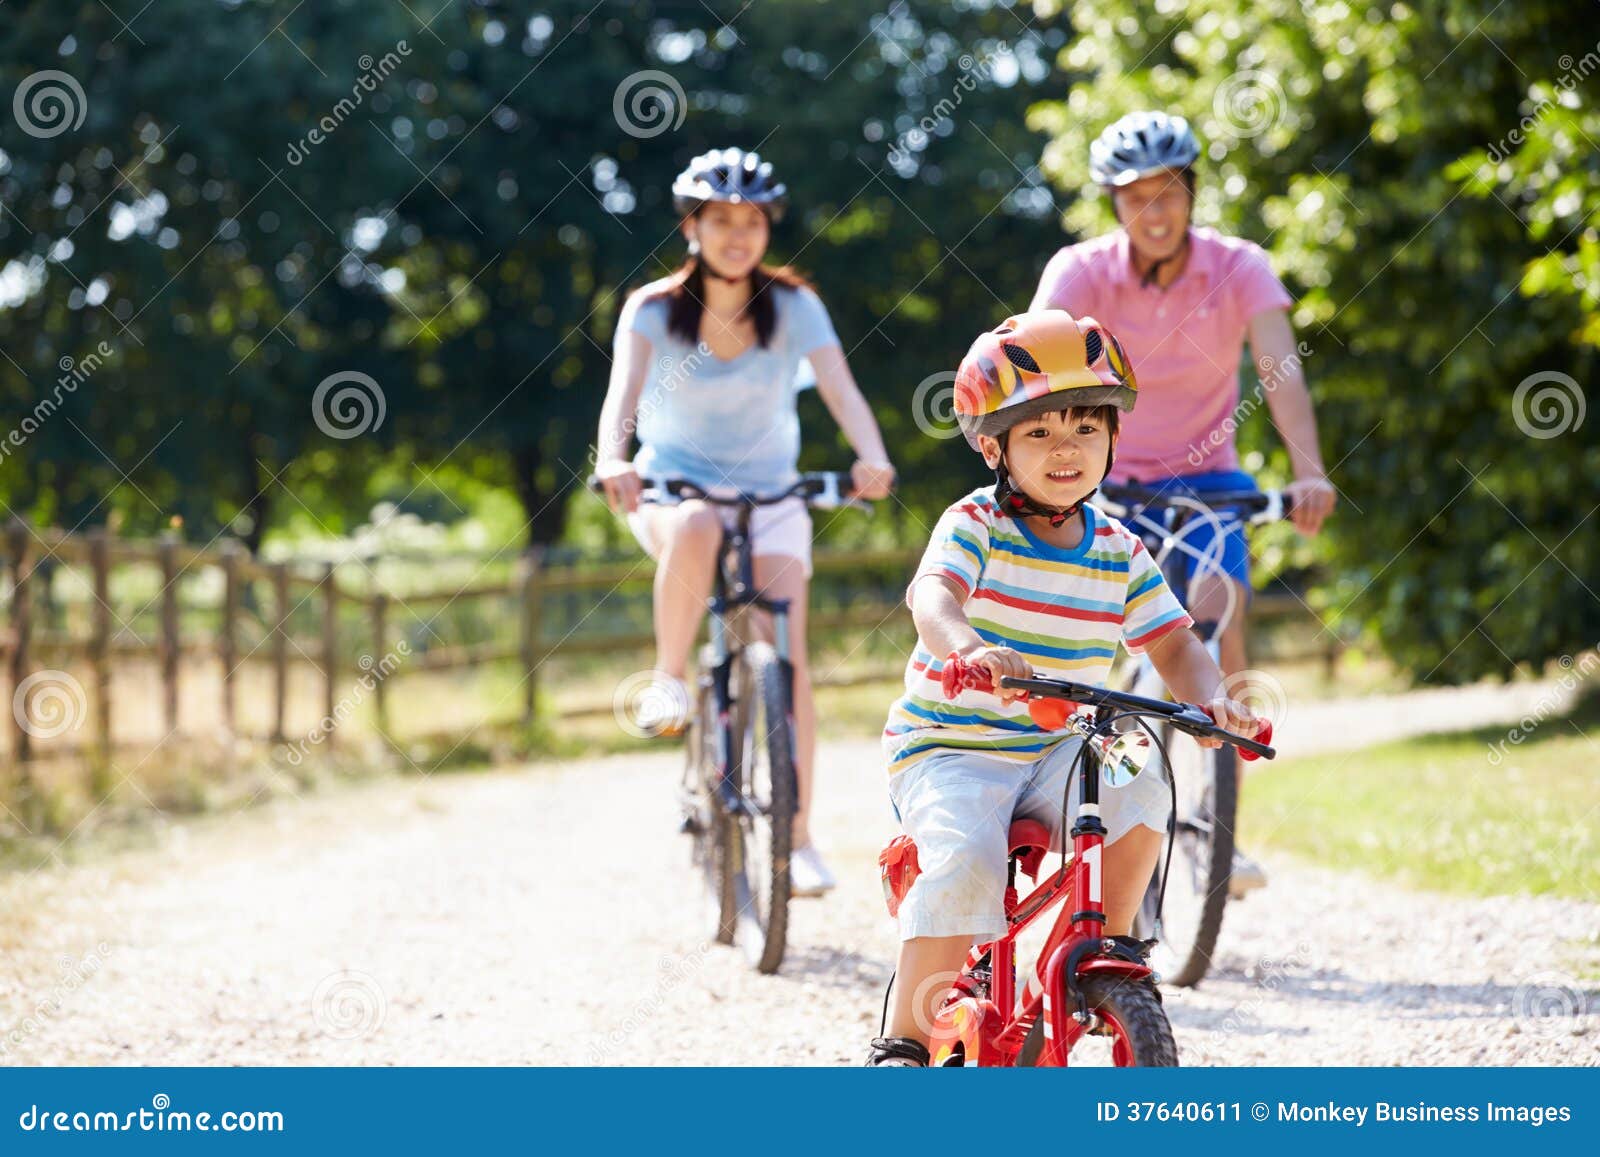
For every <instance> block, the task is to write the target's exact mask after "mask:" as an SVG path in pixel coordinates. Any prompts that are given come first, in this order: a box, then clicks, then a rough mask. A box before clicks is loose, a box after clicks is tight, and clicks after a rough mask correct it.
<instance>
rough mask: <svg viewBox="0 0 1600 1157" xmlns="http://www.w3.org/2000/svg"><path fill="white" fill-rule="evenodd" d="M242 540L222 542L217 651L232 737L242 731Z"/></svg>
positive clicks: (226, 723)
mask: <svg viewBox="0 0 1600 1157" xmlns="http://www.w3.org/2000/svg"><path fill="white" fill-rule="evenodd" d="M239 550H240V548H239V544H238V543H237V542H235V541H234V540H233V539H231V538H230V539H228V540H226V541H225V542H223V544H222V633H221V634H220V635H219V636H218V638H217V653H218V656H219V657H220V658H221V660H222V728H223V730H224V732H226V734H227V737H228V740H229V741H230V742H231V741H232V740H233V737H234V736H235V735H237V734H238V728H239V717H238V714H237V712H238V709H239V698H238V686H237V684H236V683H235V682H234V668H235V667H237V666H238V664H239V643H238V632H239Z"/></svg>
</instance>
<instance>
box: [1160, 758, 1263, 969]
mask: <svg viewBox="0 0 1600 1157" xmlns="http://www.w3.org/2000/svg"><path fill="white" fill-rule="evenodd" d="M1162 731H1163V735H1162V741H1163V742H1164V743H1165V744H1166V746H1167V754H1168V756H1169V757H1170V759H1171V764H1172V766H1171V767H1169V768H1167V769H1165V770H1166V771H1167V773H1168V774H1169V775H1170V776H1171V777H1172V780H1173V783H1174V784H1175V785H1176V788H1177V793H1176V794H1177V802H1178V806H1177V814H1176V815H1175V816H1174V817H1173V821H1174V822H1173V833H1172V839H1173V847H1172V875H1171V877H1170V878H1169V879H1168V881H1167V894H1166V900H1165V904H1164V906H1163V909H1162V913H1161V917H1162V920H1161V923H1162V929H1161V942H1160V943H1159V944H1157V945H1156V948H1155V950H1154V952H1152V953H1151V956H1150V964H1151V967H1153V968H1154V969H1155V970H1156V971H1157V972H1159V973H1160V974H1161V978H1162V980H1164V981H1165V982H1167V983H1169V984H1177V985H1182V986H1184V987H1188V986H1191V985H1195V984H1198V983H1199V982H1200V980H1201V978H1202V977H1204V976H1205V974H1206V972H1207V971H1209V970H1210V968H1211V958H1212V954H1213V953H1214V952H1215V951H1216V948H1217V939H1218V937H1219V936H1220V935H1221V933H1222V913H1223V910H1224V909H1225V908H1226V907H1227V904H1228V881H1229V877H1230V875H1231V874H1232V869H1233V825H1234V818H1235V813H1236V811H1237V810H1238V806H1239V779H1238V758H1237V756H1236V755H1235V754H1234V749H1233V748H1231V747H1219V748H1205V747H1201V746H1200V745H1199V744H1198V743H1196V742H1195V740H1194V738H1193V737H1192V736H1189V735H1185V734H1184V733H1182V732H1181V731H1177V730H1175V729H1173V728H1172V727H1163V728H1162ZM1154 766H1155V763H1154V762H1153V763H1152V767H1154ZM1165 864H1166V857H1165V855H1163V856H1162V860H1161V862H1160V863H1158V864H1157V865H1156V872H1155V876H1154V877H1153V878H1152V879H1151V881H1150V887H1149V889H1148V890H1147V891H1146V892H1145V897H1144V904H1143V906H1142V907H1141V909H1140V912H1139V919H1138V934H1139V935H1140V936H1141V937H1150V936H1153V935H1155V918H1156V900H1157V895H1158V892H1159V889H1160V884H1161V871H1162V868H1163V867H1164V866H1165Z"/></svg>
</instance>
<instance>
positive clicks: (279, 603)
mask: <svg viewBox="0 0 1600 1157" xmlns="http://www.w3.org/2000/svg"><path fill="white" fill-rule="evenodd" d="M272 603H273V606H275V607H276V608H277V610H278V623H277V626H275V627H274V628H273V630H272V741H273V742H274V743H282V742H284V739H285V735H284V730H283V722H284V716H285V714H286V713H287V711H288V700H289V611H290V607H289V564H288V563H282V562H275V563H273V564H272Z"/></svg>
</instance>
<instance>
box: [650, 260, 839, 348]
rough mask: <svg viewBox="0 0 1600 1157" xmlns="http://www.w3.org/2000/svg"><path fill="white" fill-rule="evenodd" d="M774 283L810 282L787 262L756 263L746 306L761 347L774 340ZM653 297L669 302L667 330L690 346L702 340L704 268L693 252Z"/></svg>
mask: <svg viewBox="0 0 1600 1157" xmlns="http://www.w3.org/2000/svg"><path fill="white" fill-rule="evenodd" d="M773 286H783V287H786V288H789V289H810V288H811V287H812V286H811V283H810V282H809V281H807V280H806V279H805V278H804V277H803V276H801V274H800V273H799V272H798V271H796V270H794V269H791V268H790V267H789V266H787V265H757V266H756V267H755V268H754V269H752V270H751V271H750V304H749V305H747V306H746V307H745V308H746V310H747V311H748V312H749V315H750V318H751V320H752V321H754V322H755V323H756V342H757V344H759V345H760V346H761V348H762V349H766V348H767V345H768V344H769V343H770V342H771V341H772V331H773V330H774V329H776V328H777V325H778V307H777V305H776V304H775V303H774V302H773V300H772V289H773ZM652 298H653V299H654V298H663V299H665V300H666V303H667V332H668V333H670V334H671V335H672V336H673V337H676V338H678V339H679V340H681V341H684V342H687V343H688V344H689V345H695V344H697V343H698V342H699V341H700V317H701V315H702V314H703V313H704V312H705V299H706V291H705V267H704V266H703V264H702V263H701V261H700V258H699V257H698V256H697V255H695V254H691V255H690V256H689V257H687V258H686V259H685V260H684V263H683V264H682V265H680V266H679V267H678V269H677V272H675V273H674V274H673V277H672V284H671V285H669V286H668V287H667V288H666V289H663V290H661V291H660V292H659V293H656V294H653V295H652Z"/></svg>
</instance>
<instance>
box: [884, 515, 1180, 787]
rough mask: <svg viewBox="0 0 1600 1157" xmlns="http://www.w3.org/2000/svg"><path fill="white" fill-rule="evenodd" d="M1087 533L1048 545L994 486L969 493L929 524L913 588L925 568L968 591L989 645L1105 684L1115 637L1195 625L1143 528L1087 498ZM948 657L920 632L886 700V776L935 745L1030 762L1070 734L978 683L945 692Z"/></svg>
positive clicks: (1144, 642)
mask: <svg viewBox="0 0 1600 1157" xmlns="http://www.w3.org/2000/svg"><path fill="white" fill-rule="evenodd" d="M1083 512H1084V518H1085V520H1086V526H1085V534H1084V536H1083V541H1082V542H1080V543H1079V544H1078V545H1077V546H1076V547H1073V548H1072V549H1070V550H1068V549H1066V548H1064V547H1059V546H1052V545H1050V544H1049V543H1047V542H1045V541H1043V540H1042V539H1040V538H1039V537H1038V536H1037V535H1035V534H1034V532H1033V531H1032V529H1030V528H1029V526H1028V524H1027V520H1026V519H1014V518H1012V517H1010V516H1009V515H1007V514H1005V513H1003V512H1002V511H1001V510H1000V508H999V507H998V506H997V505H996V503H995V499H994V487H992V486H986V487H983V488H982V489H979V490H974V491H973V492H972V493H971V494H969V495H967V496H966V497H965V498H963V499H961V501H959V502H957V503H956V504H955V505H953V506H951V507H950V508H949V509H947V510H946V511H945V512H944V515H943V516H942V517H941V518H940V519H939V525H938V526H937V527H935V528H934V532H933V540H932V541H931V542H929V544H928V549H927V551H926V552H925V553H924V554H923V556H922V564H921V566H919V567H918V568H917V573H916V575H915V576H914V577H913V578H912V580H911V587H910V588H908V589H907V591H906V601H907V602H908V603H909V602H910V601H911V589H912V588H914V587H915V586H916V584H917V582H918V581H919V580H921V579H922V578H924V577H926V576H928V575H939V576H941V577H943V578H946V579H949V580H950V581H951V582H953V583H955V584H956V586H958V587H960V588H961V590H962V591H964V592H965V593H966V601H965V603H963V605H962V610H963V611H964V612H965V614H966V616H967V621H968V622H970V623H971V624H972V628H973V630H975V631H977V633H978V635H979V637H981V638H982V639H983V640H984V642H986V643H989V644H992V645H994V646H1000V647H1010V648H1011V649H1012V650H1014V651H1016V652H1018V653H1019V654H1020V655H1021V656H1022V657H1023V658H1024V659H1026V660H1027V661H1028V662H1029V663H1030V664H1031V665H1032V666H1033V669H1034V671H1035V672H1036V673H1037V674H1038V675H1039V676H1041V677H1043V678H1054V679H1070V680H1072V681H1074V682H1077V683H1091V684H1096V685H1102V684H1104V683H1105V680H1106V678H1107V676H1109V675H1110V673H1111V661H1112V659H1114V658H1115V657H1116V654H1117V644H1118V643H1119V642H1121V643H1123V644H1124V645H1126V646H1127V648H1128V650H1129V651H1130V652H1132V653H1134V654H1140V653H1142V652H1143V651H1144V650H1145V649H1146V648H1147V647H1149V646H1150V645H1151V644H1152V643H1154V642H1155V641H1156V640H1158V639H1160V638H1161V637H1162V636H1164V635H1166V634H1168V633H1169V632H1171V631H1175V630H1177V629H1179V628H1180V627H1188V626H1192V625H1193V622H1194V620H1193V619H1191V618H1190V617H1189V616H1188V614H1187V613H1185V611H1184V609H1183V607H1182V606H1181V605H1180V604H1179V602H1178V600H1177V598H1175V597H1174V596H1173V594H1172V591H1171V589H1170V588H1169V587H1168V586H1167V583H1166V580H1165V579H1164V578H1163V577H1162V575H1161V571H1160V568H1158V567H1157V566H1156V564H1155V560H1154V559H1153V558H1151V557H1150V552H1149V551H1148V550H1146V549H1145V545H1144V543H1143V542H1141V541H1140V540H1139V536H1138V535H1136V534H1134V533H1133V532H1132V531H1130V530H1129V529H1128V528H1127V527H1125V526H1123V525H1122V523H1120V522H1118V521H1117V520H1116V519H1115V518H1112V517H1111V516H1110V515H1109V514H1106V513H1105V512H1104V511H1102V510H1100V509H1098V508H1097V507H1095V506H1093V505H1091V504H1085V505H1084V508H1083ZM943 668H944V656H943V655H937V656H936V655H932V654H930V653H929V652H928V650H927V648H926V647H925V646H923V644H922V641H921V640H920V639H919V640H918V641H917V647H916V650H915V651H913V652H912V655H911V660H910V662H908V663H907V664H906V689H905V694H903V695H902V696H901V697H900V698H899V699H897V700H895V703H894V706H893V707H891V708H890V709H889V720H888V723H887V725H886V726H885V728H884V733H883V746H884V753H885V755H886V756H887V757H888V760H889V774H890V775H895V774H897V773H898V772H901V771H904V770H905V769H906V768H907V767H910V766H911V765H912V764H913V763H915V762H917V760H919V759H921V758H923V757H924V756H926V755H929V754H931V753H933V752H935V751H939V750H948V749H951V748H966V749H979V750H982V751H984V752H985V753H986V754H989V755H995V756H999V757H1001V758H1004V759H1013V760H1015V761H1016V762H1018V763H1031V762H1033V761H1034V760H1035V759H1038V758H1039V756H1040V755H1041V754H1042V753H1043V752H1045V751H1047V750H1048V749H1049V748H1051V747H1052V746H1054V745H1055V744H1056V743H1058V742H1060V741H1061V740H1062V739H1063V738H1065V737H1066V736H1067V735H1069V734H1070V732H1068V731H1066V730H1065V729H1063V730H1060V731H1046V730H1044V729H1042V728H1041V727H1039V725H1038V724H1036V723H1034V721H1033V719H1032V718H1031V717H1030V716H1029V715H1028V705H1027V703H1025V702H1021V703H1019V702H1012V703H1011V704H1010V705H1008V706H1002V705H1001V703H1000V700H999V698H998V697H996V696H995V695H993V694H990V693H988V692H983V691H963V692H962V693H961V694H960V695H959V696H957V697H956V698H955V699H953V700H948V701H947V700H946V699H945V698H944V694H943V691H942V690H941V688H940V672H941V671H942V670H943Z"/></svg>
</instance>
